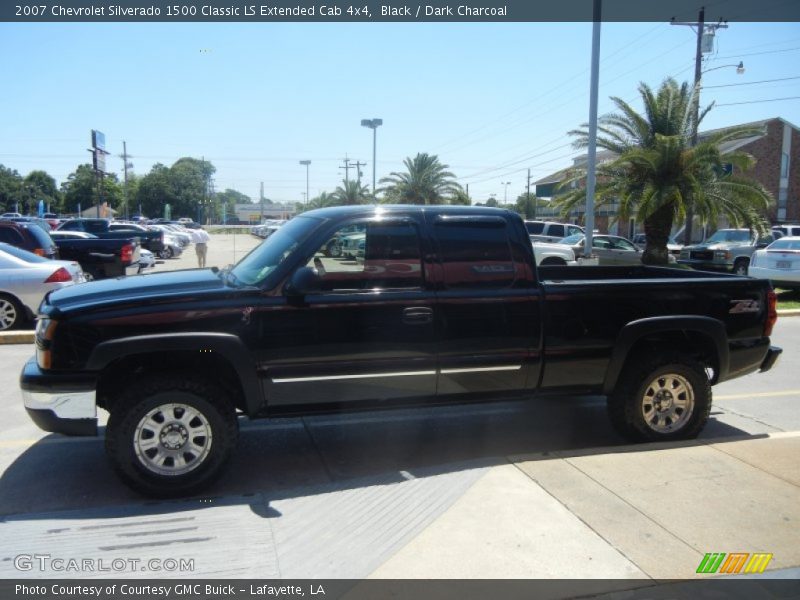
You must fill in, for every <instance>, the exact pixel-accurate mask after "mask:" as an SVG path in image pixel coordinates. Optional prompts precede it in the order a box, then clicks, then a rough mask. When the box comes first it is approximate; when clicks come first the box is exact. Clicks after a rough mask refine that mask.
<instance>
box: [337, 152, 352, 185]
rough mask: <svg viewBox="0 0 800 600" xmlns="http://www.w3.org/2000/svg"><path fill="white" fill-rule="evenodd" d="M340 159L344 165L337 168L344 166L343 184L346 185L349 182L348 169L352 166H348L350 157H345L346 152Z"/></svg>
mask: <svg viewBox="0 0 800 600" xmlns="http://www.w3.org/2000/svg"><path fill="white" fill-rule="evenodd" d="M342 161H343V162H344V167H339V168H340V169H341V168H344V182H345V185H347V184H348V183H350V169H352V167H351V166H350V159H349V158H347V155H346V154H345V155H344V158H343V159H342Z"/></svg>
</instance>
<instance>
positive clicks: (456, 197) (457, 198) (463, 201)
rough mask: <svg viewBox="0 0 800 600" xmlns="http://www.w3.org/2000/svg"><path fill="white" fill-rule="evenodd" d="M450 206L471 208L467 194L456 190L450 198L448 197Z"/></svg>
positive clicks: (470, 200)
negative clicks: (456, 205)
mask: <svg viewBox="0 0 800 600" xmlns="http://www.w3.org/2000/svg"><path fill="white" fill-rule="evenodd" d="M450 204H458V205H461V206H471V205H472V198H470V197H469V195H468V194H467V192H465V191H464V190H458V191H456V192H455V193H454V194H453V195H452V196H450Z"/></svg>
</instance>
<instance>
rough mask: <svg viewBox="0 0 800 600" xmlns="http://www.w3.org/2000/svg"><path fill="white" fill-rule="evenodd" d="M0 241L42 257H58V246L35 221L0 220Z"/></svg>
mask: <svg viewBox="0 0 800 600" xmlns="http://www.w3.org/2000/svg"><path fill="white" fill-rule="evenodd" d="M0 242H6V243H7V244H11V245H12V246H16V247H17V248H22V249H23V250H27V251H28V252H33V253H34V254H38V255H39V256H42V257H44V258H58V247H57V246H56V244H55V242H54V241H53V238H51V237H50V234H49V233H47V232H46V231H45V230H44V229H42V228H41V227H39V226H38V225H37V224H36V223H31V222H27V221H23V222H20V223H18V222H16V221H0Z"/></svg>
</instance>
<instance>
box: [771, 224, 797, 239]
mask: <svg viewBox="0 0 800 600" xmlns="http://www.w3.org/2000/svg"><path fill="white" fill-rule="evenodd" d="M772 231H773V232H778V233H780V234H781V235H784V236H786V235H790V236H792V237H798V236H800V225H775V226H773V227H772Z"/></svg>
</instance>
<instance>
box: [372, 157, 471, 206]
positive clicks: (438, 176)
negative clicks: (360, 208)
mask: <svg viewBox="0 0 800 600" xmlns="http://www.w3.org/2000/svg"><path fill="white" fill-rule="evenodd" d="M403 164H404V165H405V167H406V172H405V173H398V172H392V173H390V174H389V176H388V177H384V178H383V179H381V181H380V183H385V184H388V185H386V186H385V187H383V188H381V190H380V191H382V192H384V193H385V194H386V196H385V200H386V201H387V202H393V203H397V204H442V203H444V202H445V198H446V197H447V196H455V197H459V196H457V194H459V193H460V192H461V191H462V189H461V186H460V185H458V183H457V182H456V181H455V175H453V174H452V173H451V172H450V171H448V170H447V168H448V166H447V165H443V164H442V163H440V162H439V157H438V156H436V155H435V154H426V153H419V154H417V155H416V156H415V157H414V158H413V159H412V158H410V157H409V158H406V159H405V160H404V161H403Z"/></svg>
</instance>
